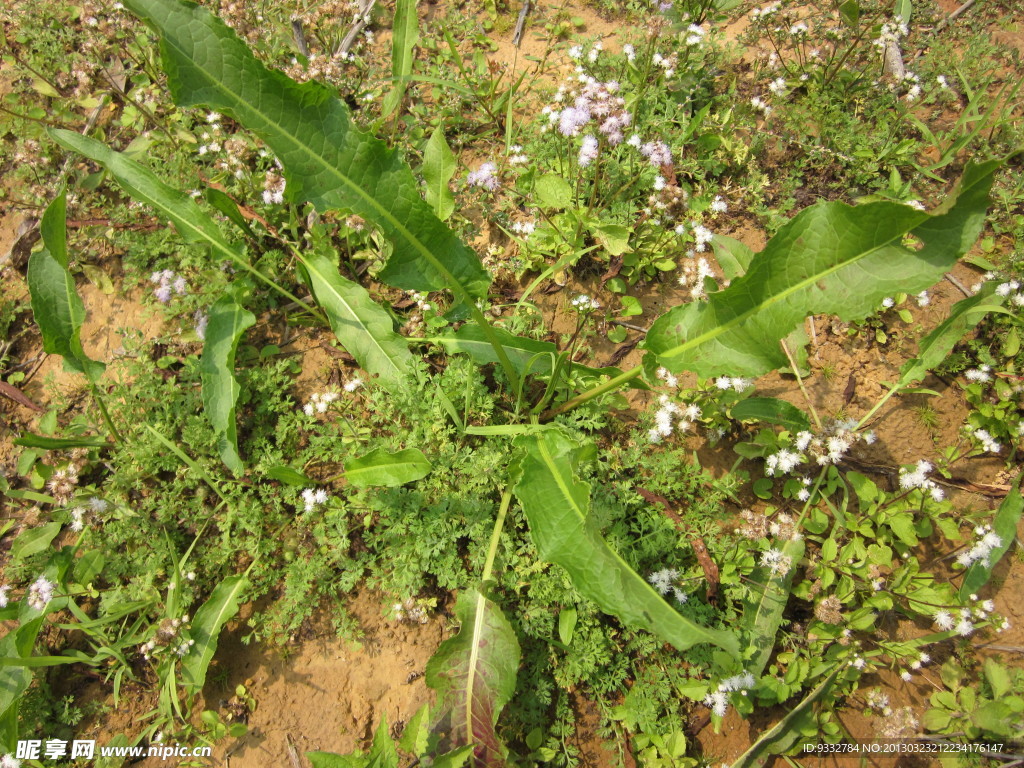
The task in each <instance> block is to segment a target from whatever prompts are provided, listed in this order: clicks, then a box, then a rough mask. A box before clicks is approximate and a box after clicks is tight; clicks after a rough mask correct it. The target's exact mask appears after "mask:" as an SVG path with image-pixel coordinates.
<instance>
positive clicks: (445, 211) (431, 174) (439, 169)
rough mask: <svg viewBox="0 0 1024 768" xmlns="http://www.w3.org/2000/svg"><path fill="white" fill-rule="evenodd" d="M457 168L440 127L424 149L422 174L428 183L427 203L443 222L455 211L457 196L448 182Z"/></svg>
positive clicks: (431, 135)
mask: <svg viewBox="0 0 1024 768" xmlns="http://www.w3.org/2000/svg"><path fill="white" fill-rule="evenodd" d="M455 167H456V164H455V155H454V154H453V153H452V150H451V148H450V147H449V146H448V142H447V141H445V140H444V131H443V130H442V129H441V126H440V125H439V126H437V128H435V129H434V132H433V133H432V134H430V139H428V140H427V146H426V147H425V148H424V149H423V167H422V168H421V169H420V172H421V173H422V174H423V180H424V181H426V182H427V203H428V204H429V205H430V207H431V208H433V209H434V213H436V214H437V218H439V219H440V220H441V221H447V219H448V217H449V216H451V215H452V212H453V211H454V210H455V195H453V194H452V191H451V190H450V189H449V188H448V182H449V181H451V180H452V176H454V175H455Z"/></svg>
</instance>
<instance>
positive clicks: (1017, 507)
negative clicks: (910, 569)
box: [960, 476, 1024, 601]
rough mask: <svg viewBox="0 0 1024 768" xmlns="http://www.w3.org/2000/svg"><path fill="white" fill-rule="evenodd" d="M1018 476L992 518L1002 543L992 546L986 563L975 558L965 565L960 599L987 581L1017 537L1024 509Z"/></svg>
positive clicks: (965, 598) (975, 590)
mask: <svg viewBox="0 0 1024 768" xmlns="http://www.w3.org/2000/svg"><path fill="white" fill-rule="evenodd" d="M1020 481H1021V478H1020V476H1018V477H1017V479H1016V480H1014V481H1013V486H1012V487H1011V488H1010V492H1009V493H1008V494H1006V498H1005V499H1003V502H1002V503H1001V504H1000V505H999V509H998V510H997V511H996V514H995V517H993V518H992V532H993V533H994V534H996V535H997V536H998V537H999V538H1000V540H1001V541H1002V543H1001V544H1000V545H999V546H998V547H993V548H992V550H991V551H990V552H989V554H988V557H987V558H986V560H987V562H988V565H983V564H982V562H981V561H980V560H976V561H975V562H973V563H971V564H970V565H969V566H968V567H967V571H966V572H965V573H964V580H963V582H962V583H961V585H960V599H961V600H964V601H966V600H967V599H968V598H969V597H970V595H973V594H976V593H977V591H978V590H979V589H981V588H982V587H983V586H985V585H986V584H987V583H988V580H989V579H991V578H992V569H993V568H995V567H996V564H997V563H998V562H999V561H1000V559H1002V557H1003V555H1005V554H1006V552H1007V550H1009V548H1010V546H1011V545H1012V544H1013V542H1014V539H1016V538H1017V523H1018V522H1019V521H1020V517H1021V512H1022V511H1024V498H1022V497H1021V493H1020Z"/></svg>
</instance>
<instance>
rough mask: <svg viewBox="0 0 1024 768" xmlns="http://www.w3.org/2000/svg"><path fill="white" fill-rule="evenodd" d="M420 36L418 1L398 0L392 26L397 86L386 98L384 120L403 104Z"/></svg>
mask: <svg viewBox="0 0 1024 768" xmlns="http://www.w3.org/2000/svg"><path fill="white" fill-rule="evenodd" d="M419 34H420V31H419V20H418V19H417V18H416V0H398V1H397V2H396V3H395V21H394V24H392V26H391V74H392V76H393V77H394V79H395V84H394V86H392V88H391V90H390V91H389V92H388V95H387V96H385V97H384V105H383V106H382V107H381V114H380V116H381V117H382V118H384V119H387V118H388V117H390V116H391V114H392V113H393V112H394V111H395V110H396V109H397V108H398V106H399V105H400V104H401V103H402V97H403V96H404V95H405V87H406V82H407V78H408V77H409V75H411V74H412V63H413V60H414V59H413V52H412V49H413V47H414V46H415V45H416V40H417V38H418V37H419Z"/></svg>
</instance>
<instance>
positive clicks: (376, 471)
mask: <svg viewBox="0 0 1024 768" xmlns="http://www.w3.org/2000/svg"><path fill="white" fill-rule="evenodd" d="M432 469H433V465H431V463H430V462H429V461H427V457H426V456H424V455H423V451H421V450H420V449H419V448H406V449H405V450H404V451H398V453H388V452H387V451H385V450H384V449H383V448H377V449H376V450H373V451H370V452H369V453H368V454H366V455H365V456H360V457H359V458H358V459H353V460H352V461H347V462H345V479H346V480H347V481H348V482H349V483H350V484H351V485H354V486H355V487H356V488H369V487H371V486H384V487H387V488H391V487H394V486H396V485H405V484H406V483H411V482H413V481H414V480H419V479H420V478H421V477H426V476H427V475H429V474H430V470H432Z"/></svg>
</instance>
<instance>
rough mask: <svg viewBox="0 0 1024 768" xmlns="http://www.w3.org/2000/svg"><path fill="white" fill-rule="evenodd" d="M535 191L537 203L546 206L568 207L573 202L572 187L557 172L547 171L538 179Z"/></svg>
mask: <svg viewBox="0 0 1024 768" xmlns="http://www.w3.org/2000/svg"><path fill="white" fill-rule="evenodd" d="M534 192H535V193H536V195H537V203H538V204H539V205H540V206H542V207H544V208H568V207H569V205H571V204H572V187H571V186H570V185H569V182H568V181H566V180H565V179H563V178H562V177H561V176H559V175H558V174H557V173H545V174H544V175H543V176H541V177H540V178H539V179H537V184H536V187H535V188H534Z"/></svg>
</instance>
